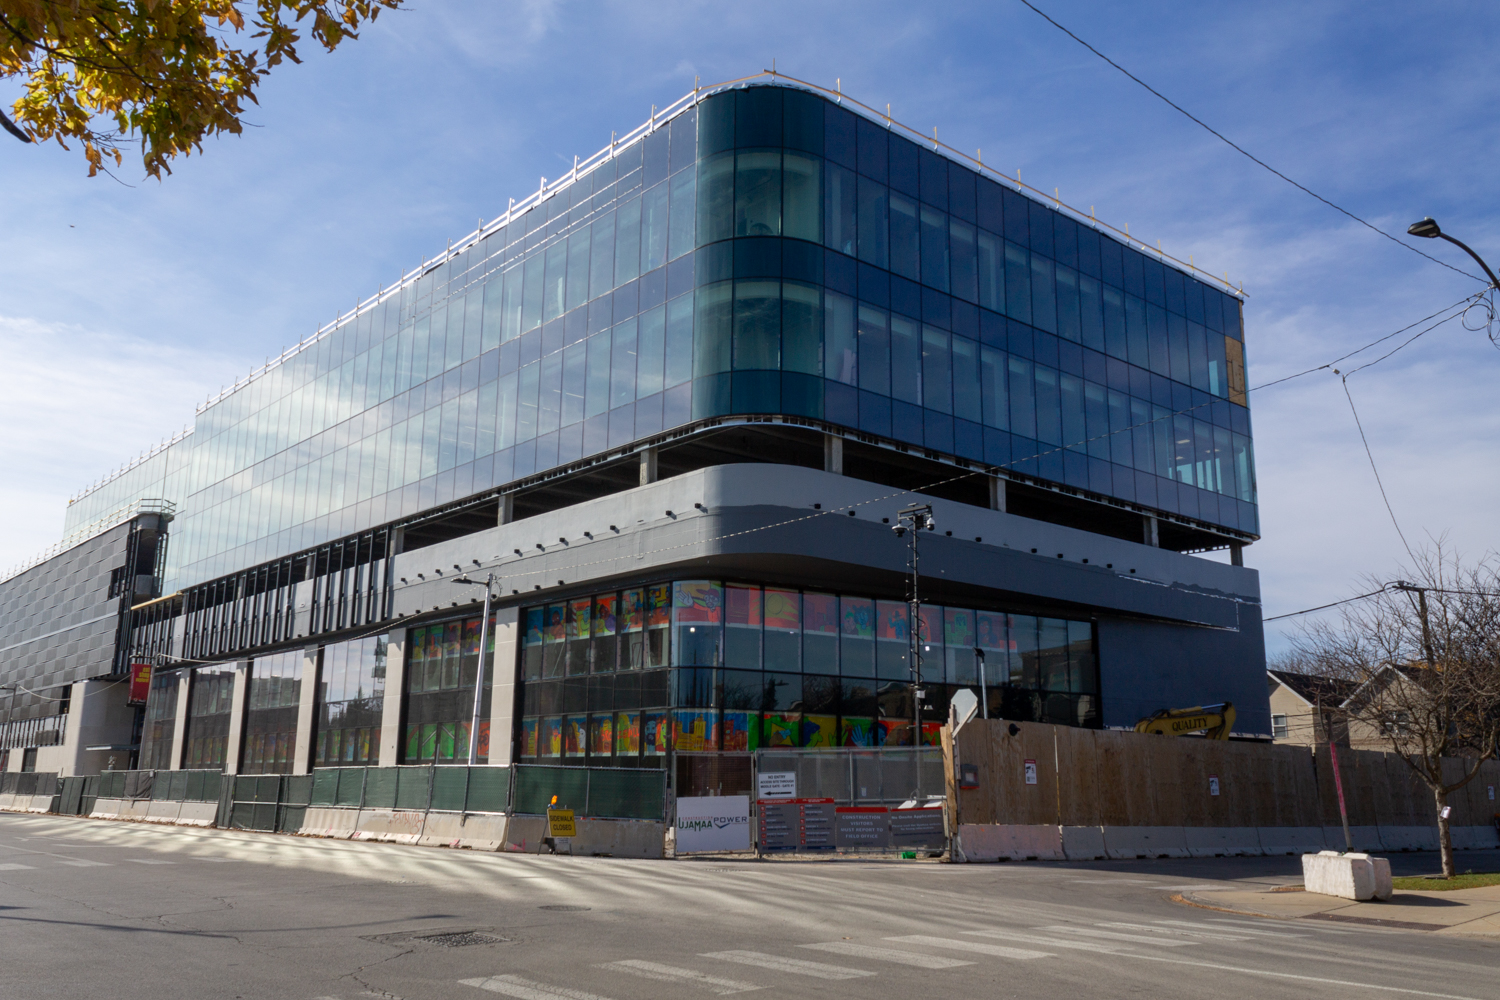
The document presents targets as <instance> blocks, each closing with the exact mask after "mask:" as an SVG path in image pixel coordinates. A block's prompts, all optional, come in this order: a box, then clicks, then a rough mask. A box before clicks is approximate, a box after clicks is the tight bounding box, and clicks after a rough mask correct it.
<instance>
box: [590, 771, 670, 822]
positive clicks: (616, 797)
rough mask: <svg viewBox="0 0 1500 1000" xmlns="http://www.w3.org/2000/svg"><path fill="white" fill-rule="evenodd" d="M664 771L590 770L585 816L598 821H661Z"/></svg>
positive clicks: (664, 801) (663, 797)
mask: <svg viewBox="0 0 1500 1000" xmlns="http://www.w3.org/2000/svg"><path fill="white" fill-rule="evenodd" d="M666 791H667V775H666V772H665V771H657V770H651V771H646V770H630V769H626V768H608V767H606V768H590V769H589V800H588V806H587V809H586V811H585V815H587V816H593V817H597V818H600V819H651V820H661V819H662V818H663V817H664V816H665V814H666V809H665V806H666Z"/></svg>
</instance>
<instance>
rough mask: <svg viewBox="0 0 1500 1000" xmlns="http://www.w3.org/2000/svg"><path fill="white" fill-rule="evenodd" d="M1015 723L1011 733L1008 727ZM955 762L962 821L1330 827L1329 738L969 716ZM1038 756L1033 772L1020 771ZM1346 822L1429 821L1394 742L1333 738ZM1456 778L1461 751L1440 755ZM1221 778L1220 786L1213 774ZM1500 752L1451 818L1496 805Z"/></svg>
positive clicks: (1431, 814) (1334, 803) (1336, 821)
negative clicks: (1271, 738) (1234, 737)
mask: <svg viewBox="0 0 1500 1000" xmlns="http://www.w3.org/2000/svg"><path fill="white" fill-rule="evenodd" d="M1012 729H1014V730H1015V732H1014V734H1012V732H1011V730H1012ZM955 752H956V762H957V764H959V765H962V764H973V765H977V769H978V781H979V787H978V788H974V789H963V790H959V791H958V811H959V822H960V823H964V824H971V823H979V824H1006V825H1039V824H1046V825H1055V826H1097V827H1115V826H1151V827H1337V826H1339V825H1340V822H1341V820H1340V817H1339V806H1338V796H1337V792H1336V791H1335V785H1334V776H1333V762H1332V760H1331V758H1330V755H1329V751H1328V747H1327V746H1326V745H1325V746H1322V747H1319V748H1318V749H1317V751H1316V753H1310V752H1309V751H1308V748H1306V747H1300V746H1288V745H1276V744H1269V743H1242V742H1219V741H1215V740H1205V739H1194V738H1190V737H1170V736H1148V735H1144V734H1141V733H1133V732H1115V731H1103V730H1095V729H1075V728H1072V727H1068V726H1050V725H1043V724H1038V723H1022V722H1015V723H1013V722H1007V721H1002V720H981V719H975V720H973V721H971V722H969V723H968V725H966V726H964V727H963V728H962V729H961V730H960V731H959V734H958V739H957V746H956V748H955ZM1028 762H1035V776H1036V784H1027V783H1026V772H1027V763H1028ZM1339 764H1340V768H1341V772H1342V777H1343V785H1344V798H1345V803H1346V805H1347V807H1348V810H1349V825H1350V826H1351V827H1355V826H1377V825H1379V826H1404V827H1415V826H1431V827H1436V825H1437V820H1436V817H1435V807H1434V804H1433V797H1432V793H1431V792H1430V791H1429V790H1428V788H1427V786H1426V785H1425V784H1423V783H1422V782H1421V780H1419V779H1418V778H1417V776H1416V775H1415V774H1413V773H1412V771H1411V769H1410V768H1409V767H1408V766H1407V765H1406V763H1405V762H1403V761H1402V760H1401V759H1400V758H1399V757H1398V756H1396V755H1395V754H1389V753H1379V752H1376V751H1370V750H1350V749H1348V748H1343V747H1341V748H1340V749H1339ZM1445 765H1446V767H1447V770H1448V771H1449V773H1450V775H1451V777H1450V778H1449V780H1450V781H1452V780H1455V779H1456V778H1457V777H1458V776H1459V775H1460V774H1461V773H1462V771H1461V768H1462V766H1463V763H1462V762H1461V761H1457V760H1450V761H1446V762H1445ZM1213 778H1217V787H1218V794H1217V795H1215V794H1213V793H1212V792H1213V789H1212V785H1213V784H1214V782H1212V781H1211V779H1213ZM1491 795H1500V762H1497V761H1493V760H1491V761H1486V762H1485V763H1484V765H1483V768H1482V771H1481V773H1480V775H1479V776H1478V777H1477V778H1475V779H1474V780H1473V781H1471V782H1470V783H1469V784H1468V785H1467V786H1466V787H1465V788H1463V789H1462V790H1460V791H1458V792H1455V793H1454V794H1453V795H1451V796H1450V797H1449V805H1451V806H1452V809H1453V812H1452V815H1451V817H1450V820H1449V821H1450V823H1451V824H1452V825H1453V826H1455V827H1460V826H1486V827H1487V826H1490V825H1492V824H1493V823H1494V822H1495V817H1496V816H1497V815H1500V801H1496V800H1495V799H1492V798H1491Z"/></svg>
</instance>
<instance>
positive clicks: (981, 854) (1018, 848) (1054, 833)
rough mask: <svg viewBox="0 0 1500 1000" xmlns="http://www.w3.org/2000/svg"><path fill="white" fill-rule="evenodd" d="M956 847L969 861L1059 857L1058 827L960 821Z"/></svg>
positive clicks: (1056, 859) (1060, 859) (1061, 857)
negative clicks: (957, 845)
mask: <svg viewBox="0 0 1500 1000" xmlns="http://www.w3.org/2000/svg"><path fill="white" fill-rule="evenodd" d="M958 837H959V847H960V850H962V852H963V854H964V856H965V857H966V858H968V859H969V860H970V861H999V860H1000V859H1001V858H1006V859H1007V860H1010V861H1026V860H1030V859H1035V860H1038V861H1063V860H1066V858H1065V856H1064V854H1063V845H1062V837H1061V834H1060V831H1059V828H1058V827H1055V826H1049V825H1042V824H1038V825H1022V824H1002V823H962V824H960V825H959V828H958Z"/></svg>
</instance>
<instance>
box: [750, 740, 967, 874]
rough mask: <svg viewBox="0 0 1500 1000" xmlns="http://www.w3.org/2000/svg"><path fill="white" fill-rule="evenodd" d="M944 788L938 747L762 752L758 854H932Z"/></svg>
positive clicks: (941, 835) (939, 837)
mask: <svg viewBox="0 0 1500 1000" xmlns="http://www.w3.org/2000/svg"><path fill="white" fill-rule="evenodd" d="M945 789H946V784H945V779H944V768H943V752H942V751H941V750H939V749H936V748H914V747H892V748H889V749H885V748H882V749H870V748H840V749H837V750H781V749H777V750H759V751H756V754H755V791H754V796H755V802H754V806H755V810H754V813H755V814H754V820H753V822H752V829H753V830H754V832H755V835H756V839H755V845H756V850H757V852H758V853H764V852H776V851H880V852H886V851H900V852H903V853H905V854H908V855H910V856H915V855H916V854H919V853H928V854H937V853H940V852H941V851H942V850H943V849H945V848H946V846H947V830H946V825H945V819H944V813H945V812H946V810H945V809H944V808H943V806H944V805H945V803H946V801H947V800H946V797H945Z"/></svg>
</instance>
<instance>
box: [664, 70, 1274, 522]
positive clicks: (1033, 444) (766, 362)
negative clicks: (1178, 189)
mask: <svg viewBox="0 0 1500 1000" xmlns="http://www.w3.org/2000/svg"><path fill="white" fill-rule="evenodd" d="M778 147H779V148H778ZM699 154H700V161H699V167H698V242H699V243H700V249H699V250H698V255H697V271H698V284H699V288H698V292H697V296H696V302H695V323H694V371H693V374H694V388H693V416H694V417H695V418H702V417H711V416H719V415H726V414H741V413H744V414H749V413H784V414H800V415H804V416H809V417H816V418H821V419H825V420H828V421H831V422H834V423H840V424H844V425H846V426H850V427H854V428H858V429H859V430H862V431H866V432H868V433H872V434H878V435H880V436H882V437H887V438H895V439H897V440H901V441H905V442H908V443H910V444H914V445H918V446H921V447H925V448H928V449H932V450H934V451H940V452H944V453H947V454H953V455H958V456H960V457H963V458H969V459H973V460H976V461H984V462H988V463H992V464H995V465H999V466H1004V467H1007V468H1010V469H1013V470H1015V471H1018V472H1022V473H1026V474H1029V475H1033V476H1038V477H1040V478H1044V479H1049V480H1052V481H1055V482H1060V483H1066V484H1068V485H1070V486H1076V487H1079V488H1082V489H1088V490H1092V491H1094V492H1098V493H1103V494H1106V495H1109V496H1115V497H1118V498H1120V499H1124V500H1129V501H1133V502H1136V503H1140V504H1143V505H1145V506H1148V507H1154V508H1158V509H1162V510H1166V511H1170V512H1172V513H1178V514H1183V515H1186V516H1189V517H1193V518H1197V519H1201V520H1205V521H1209V522H1212V523H1216V524H1220V525H1224V526H1227V527H1230V528H1235V529H1239V530H1244V531H1250V532H1256V531H1258V526H1257V520H1256V510H1255V482H1254V455H1253V449H1252V444H1251V436H1250V420H1249V412H1248V410H1247V409H1246V407H1245V405H1244V404H1245V402H1246V399H1245V395H1244V350H1243V346H1242V338H1243V334H1242V331H1241V322H1240V305H1239V302H1238V300H1237V299H1235V298H1234V297H1232V296H1228V295H1225V294H1222V293H1221V292H1218V291H1216V290H1215V289H1213V288H1211V287H1209V286H1208V285H1206V284H1204V283H1202V282H1199V281H1197V280H1196V279H1194V278H1192V277H1191V276H1188V275H1184V274H1183V273H1181V272H1179V271H1177V270H1175V269H1172V268H1168V267H1165V266H1164V265H1163V264H1162V263H1161V262H1160V261H1159V260H1154V259H1152V258H1150V257H1147V256H1145V255H1143V254H1141V253H1138V252H1137V251H1135V250H1132V249H1131V248H1129V247H1126V246H1124V245H1123V244H1121V243H1119V242H1117V241H1115V240H1113V239H1110V238H1108V237H1104V236H1103V235H1102V234H1100V233H1099V232H1098V231H1097V230H1094V229H1092V228H1091V227H1088V226H1086V225H1080V224H1079V223H1077V222H1076V221H1075V220H1073V219H1071V218H1069V217H1067V216H1065V215H1063V214H1061V213H1060V212H1057V211H1054V210H1053V209H1051V208H1048V207H1047V206H1045V205H1043V204H1040V203H1038V202H1035V201H1032V200H1030V199H1028V198H1025V197H1023V196H1022V195H1020V194H1019V193H1018V192H1017V191H1015V190H1013V189H1011V188H1009V187H1006V186H1003V185H1001V184H997V183H995V182H994V181H991V180H989V179H988V178H984V177H980V176H979V175H978V174H976V173H975V172H974V171H971V170H969V169H967V168H966V167H963V166H962V165H960V164H957V163H954V162H951V161H949V160H947V159H946V158H944V157H942V156H940V155H938V154H937V153H935V152H933V151H932V150H930V149H927V148H924V147H921V146H919V145H917V144H916V143H913V142H910V141H908V140H907V139H905V138H902V137H901V136H899V135H896V134H894V133H892V132H891V131H890V130H889V129H887V128H885V127H883V126H882V125H880V124H878V123H875V122H871V121H868V120H866V119H864V118H861V117H858V116H856V115H854V114H852V113H851V112H848V111H846V110H844V109H841V108H839V107H838V106H837V105H836V104H834V103H832V102H830V101H827V100H824V99H822V98H821V97H818V96H817V95H814V94H810V93H806V92H803V91H798V90H793V89H789V88H780V87H752V88H748V89H742V90H739V91H732V92H728V93H723V94H716V95H714V96H712V97H709V98H707V99H706V100H705V101H703V102H702V103H701V104H700V106H699ZM817 244H821V245H822V249H821V250H820V249H819V247H818V246H817Z"/></svg>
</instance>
